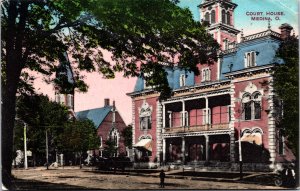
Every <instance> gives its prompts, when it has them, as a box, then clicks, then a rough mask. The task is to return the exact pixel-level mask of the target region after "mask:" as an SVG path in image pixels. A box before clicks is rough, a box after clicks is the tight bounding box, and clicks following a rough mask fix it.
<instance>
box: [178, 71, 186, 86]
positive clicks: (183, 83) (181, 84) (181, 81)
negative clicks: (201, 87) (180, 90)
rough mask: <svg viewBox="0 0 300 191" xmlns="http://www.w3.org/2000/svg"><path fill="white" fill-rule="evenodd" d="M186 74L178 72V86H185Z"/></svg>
mask: <svg viewBox="0 0 300 191" xmlns="http://www.w3.org/2000/svg"><path fill="white" fill-rule="evenodd" d="M185 79H186V75H185V74H180V77H179V86H180V87H183V86H185V84H186V80H185Z"/></svg>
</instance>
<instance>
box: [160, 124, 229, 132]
mask: <svg viewBox="0 0 300 191" xmlns="http://www.w3.org/2000/svg"><path fill="white" fill-rule="evenodd" d="M223 129H229V123H220V124H208V125H197V126H185V127H168V128H167V127H166V128H165V133H188V132H200V131H213V130H223Z"/></svg>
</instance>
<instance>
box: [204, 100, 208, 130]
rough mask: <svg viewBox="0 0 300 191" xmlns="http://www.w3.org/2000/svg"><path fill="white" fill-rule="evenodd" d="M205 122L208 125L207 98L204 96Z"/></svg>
mask: <svg viewBox="0 0 300 191" xmlns="http://www.w3.org/2000/svg"><path fill="white" fill-rule="evenodd" d="M205 111H206V112H205V124H206V125H208V98H207V97H205Z"/></svg>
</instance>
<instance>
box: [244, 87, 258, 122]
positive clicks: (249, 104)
mask: <svg viewBox="0 0 300 191" xmlns="http://www.w3.org/2000/svg"><path fill="white" fill-rule="evenodd" d="M261 99H262V96H261V94H260V93H259V92H254V93H253V94H252V95H250V94H249V93H245V94H244V95H243V98H242V110H243V114H244V115H243V116H244V120H252V119H260V118H261Z"/></svg>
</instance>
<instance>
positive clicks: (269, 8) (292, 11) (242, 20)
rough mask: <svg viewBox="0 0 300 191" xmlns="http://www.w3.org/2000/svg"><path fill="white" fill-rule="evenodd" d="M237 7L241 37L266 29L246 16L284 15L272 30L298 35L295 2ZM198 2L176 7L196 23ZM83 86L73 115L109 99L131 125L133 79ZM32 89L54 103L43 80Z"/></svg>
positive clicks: (93, 79)
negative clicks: (288, 29) (285, 26)
mask: <svg viewBox="0 0 300 191" xmlns="http://www.w3.org/2000/svg"><path fill="white" fill-rule="evenodd" d="M232 1H233V2H234V3H236V4H238V6H237V8H236V9H235V14H234V16H235V19H234V22H235V23H234V25H235V28H236V29H238V30H241V29H243V31H244V35H245V36H246V35H250V34H253V33H257V32H260V31H264V30H266V29H267V26H268V22H267V21H251V17H250V16H247V15H246V14H247V12H263V14H264V16H265V14H266V12H283V14H284V15H282V16H280V17H279V19H280V20H275V17H274V16H273V17H271V18H272V21H271V29H272V30H274V31H277V32H279V30H278V27H279V26H280V25H281V24H282V23H289V24H290V25H292V26H293V27H294V29H295V33H296V35H298V34H299V33H298V31H299V30H298V18H299V15H298V0H232ZM200 3H201V0H180V4H179V6H181V7H186V8H189V9H190V10H191V12H192V13H193V15H194V19H195V20H200V16H199V12H198V7H197V6H198V5H199V4H200ZM85 82H86V83H87V84H88V86H89V90H88V92H87V93H79V92H76V93H75V112H77V111H82V110H87V109H93V108H99V107H103V105H104V99H105V98H109V99H110V103H112V101H113V100H114V101H115V102H116V107H117V110H118V111H119V113H120V115H121V116H122V118H123V120H124V121H125V123H126V124H127V125H128V124H130V123H132V120H131V119H132V100H131V98H130V97H128V96H127V95H126V93H129V92H132V91H133V89H134V86H135V82H136V78H123V77H122V74H120V73H118V74H116V78H115V79H104V78H103V77H102V76H101V75H100V74H98V73H95V72H94V73H89V74H86V79H85ZM35 87H36V89H37V91H38V92H39V93H43V94H47V95H48V96H49V98H50V99H51V100H54V88H53V86H52V85H47V84H46V83H43V80H42V77H37V79H36V81H35Z"/></svg>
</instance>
